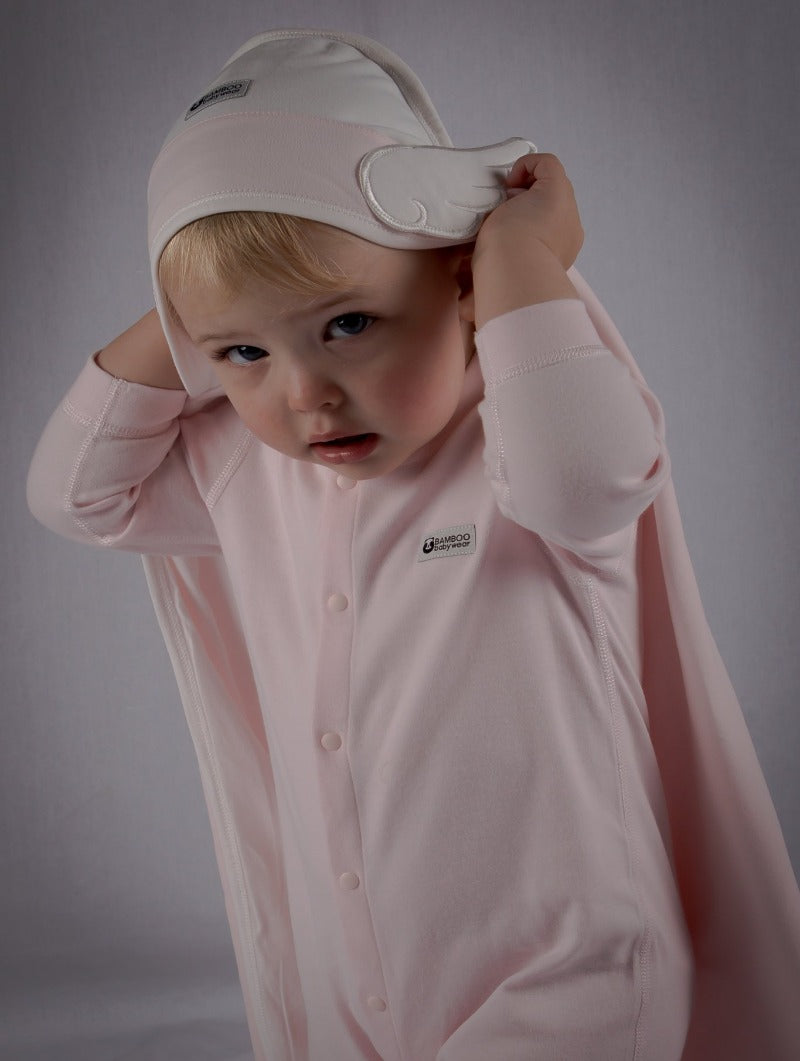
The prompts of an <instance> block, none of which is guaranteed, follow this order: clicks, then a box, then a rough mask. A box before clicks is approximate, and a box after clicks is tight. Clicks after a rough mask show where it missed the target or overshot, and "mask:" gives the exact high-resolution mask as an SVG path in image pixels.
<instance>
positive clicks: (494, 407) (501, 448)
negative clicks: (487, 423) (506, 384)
mask: <svg viewBox="0 0 800 1061" xmlns="http://www.w3.org/2000/svg"><path fill="white" fill-rule="evenodd" d="M485 397H486V399H487V401H488V402H489V404H490V410H491V418H492V426H493V428H494V437H495V442H496V447H497V458H496V460H495V464H494V473H493V474H492V478H493V479H494V481H495V482H496V483H497V485H498V486H500V487H501V488H502V491H503V497H502V504H503V505H504V506H505V507H506V509H508V510H509V511H511V487H510V485H509V482H508V475H507V472H506V450H505V443H504V441H503V428H502V424H501V420H500V406H499V403H498V400H497V388H496V387H494V386H491V387H489V386H487V388H486V390H485Z"/></svg>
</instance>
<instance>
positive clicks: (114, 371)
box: [96, 309, 183, 390]
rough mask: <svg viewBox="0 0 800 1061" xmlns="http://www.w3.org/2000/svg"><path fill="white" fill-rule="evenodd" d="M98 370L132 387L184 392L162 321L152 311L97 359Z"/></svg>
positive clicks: (111, 343) (114, 341)
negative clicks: (137, 384) (144, 386)
mask: <svg viewBox="0 0 800 1061" xmlns="http://www.w3.org/2000/svg"><path fill="white" fill-rule="evenodd" d="M96 360H97V364H98V365H99V366H100V368H102V369H104V370H105V371H106V372H108V373H110V375H112V376H116V377H117V378H118V379H125V380H128V381H129V382H131V383H143V384H145V385H146V386H148V387H161V388H163V389H166V390H183V383H181V378H180V376H179V375H178V370H177V369H176V368H175V363H174V361H173V360H172V354H171V353H170V350H169V346H168V345H167V340H166V339H165V338H164V330H163V328H162V327H161V321H160V320H159V319H158V314H157V313H156V311H155V310H154V309H151V310H150V312H149V313H145V315H144V316H143V317H142V318H141V320H138V321H137V322H136V324H134V325H132V327H130V328H128V330H127V331H125V332H123V333H122V335H119V336H117V338H116V339H114V340H113V341H112V342H110V343H109V344H108V346H106V347H105V348H104V349H103V350H101V351H100V353H99V354H98V355H97V358H96Z"/></svg>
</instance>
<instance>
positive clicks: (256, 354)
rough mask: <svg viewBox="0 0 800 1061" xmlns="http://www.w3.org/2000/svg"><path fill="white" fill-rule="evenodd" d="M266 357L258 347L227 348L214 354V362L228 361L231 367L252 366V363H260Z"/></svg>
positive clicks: (263, 351) (264, 351) (264, 352)
mask: <svg viewBox="0 0 800 1061" xmlns="http://www.w3.org/2000/svg"><path fill="white" fill-rule="evenodd" d="M266 356H267V352H266V350H262V349H261V347H260V346H229V347H227V348H226V349H225V350H220V352H219V353H218V354H214V360H215V361H229V362H230V363H231V364H232V365H252V364H253V362H254V361H260V360H261V358H262V357H266Z"/></svg>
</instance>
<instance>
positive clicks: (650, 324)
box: [0, 0, 800, 1061]
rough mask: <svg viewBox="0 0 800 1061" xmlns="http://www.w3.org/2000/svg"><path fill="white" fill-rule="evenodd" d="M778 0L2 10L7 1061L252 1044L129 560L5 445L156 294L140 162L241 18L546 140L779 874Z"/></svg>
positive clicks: (447, 116) (799, 817)
mask: <svg viewBox="0 0 800 1061" xmlns="http://www.w3.org/2000/svg"><path fill="white" fill-rule="evenodd" d="M798 12H799V9H798V6H797V4H796V3H795V2H794V0H779V2H770V0H762V2H761V3H760V4H758V5H755V4H752V3H750V2H749V0H705V2H700V0H673V2H672V3H670V4H666V3H664V2H663V0H630V2H628V0H610V2H607V3H602V2H597V0H532V2H525V0H492V3H488V2H487V3H485V4H477V3H473V4H470V3H469V2H468V0H460V2H455V0H443V2H439V3H435V2H434V3H431V2H430V0H404V2H403V3H402V4H398V3H394V2H392V3H389V2H384V0H377V2H376V0H328V2H325V0H294V2H292V3H288V2H287V3H281V2H280V0H258V2H257V0H224V2H223V0H130V2H128V0H105V2H102V0H52V2H49V3H48V2H46V0H24V2H11V3H9V2H8V0H6V2H5V3H3V5H2V27H3V33H2V49H3V53H4V54H3V55H2V63H1V64H0V76H2V78H3V90H2V108H0V113H2V119H1V120H2V123H3V128H2V134H3V135H2V152H3V165H2V180H3V187H2V199H1V200H0V201H1V202H2V211H3V214H2V254H3V266H2V267H3V273H2V281H3V282H2V288H1V295H0V297H2V340H3V352H2V387H0V401H2V421H1V422H2V431H3V437H2V452H3V456H4V458H5V459H4V461H3V464H2V473H3V476H4V479H5V483H4V488H3V494H2V496H3V497H5V499H6V501H5V504H4V505H3V506H2V509H1V510H0V519H2V532H3V538H2V540H3V541H4V542H5V543H6V545H5V553H4V560H3V572H2V578H3V583H2V589H3V603H4V607H3V611H2V623H3V627H2V635H3V636H2V651H3V664H4V675H3V689H4V697H3V712H2V726H3V731H2V742H1V743H0V759H1V762H2V774H1V781H2V804H1V806H2V828H3V849H2V850H3V872H2V878H1V886H2V890H3V897H2V918H3V921H2V949H1V950H0V953H1V954H2V959H0V961H2V973H3V979H2V998H3V1002H4V1010H6V1013H5V1014H2V1015H0V1028H1V1029H2V1031H0V1056H2V1057H4V1058H5V1057H9V1058H13V1059H14V1061H34V1059H37V1061H38V1059H45V1058H58V1059H59V1061H64V1059H67V1061H70V1059H72V1058H76V1059H80V1061H95V1059H97V1061H99V1059H101V1058H102V1059H103V1061H109V1059H112V1061H123V1059H126V1061H134V1059H136V1061H147V1059H163V1058H166V1059H169V1061H173V1059H182V1058H186V1059H187V1061H188V1059H191V1061H202V1059H204V1058H209V1059H211V1058H213V1059H222V1058H225V1059H228V1061H233V1059H234V1058H246V1057H248V1056H249V1053H248V1045H247V1044H248V1038H247V1033H246V1029H245V1027H244V1018H243V1010H242V1004H241V998H240V995H239V993H238V987H237V983H236V973H235V968H234V964H233V958H232V951H231V946H230V943H229V941H228V931H227V925H226V922H225V917H224V911H223V905H222V898H221V889H220V885H219V881H218V877H217V871H216V866H215V862H214V857H213V852H212V845H211V837H210V832H209V829H208V824H207V820H206V815H205V808H204V804H203V800H202V795H201V789H200V782H199V777H198V773H197V769H196V766H195V763H194V753H193V750H192V748H191V745H190V741H189V736H188V733H187V731H186V728H185V724H184V721H183V717H182V713H181V707H180V703H179V700H178V696H177V691H176V687H175V684H174V680H173V677H172V672H171V669H170V666H169V663H168V660H167V656H166V651H165V649H164V648H163V646H162V644H161V640H160V635H159V634H158V631H157V629H156V623H155V619H154V617H153V615H152V613H151V606H150V602H149V598H148V596H147V592H146V588H145V583H144V578H143V575H142V571H141V567H140V563H139V560H138V558H136V557H134V556H127V555H111V554H105V553H102V552H99V551H93V550H91V549H89V548H86V547H81V546H78V545H74V544H71V543H68V542H65V541H62V540H60V539H58V538H56V537H55V536H53V535H52V534H50V533H49V532H47V531H45V530H44V529H42V528H41V527H39V525H38V524H36V523H35V522H34V521H33V519H32V518H31V517H30V516H29V514H28V512H27V509H26V506H25V499H24V481H25V475H26V471H27V465H28V461H29V459H30V455H31V452H32V449H33V446H34V444H35V442H36V439H37V437H38V434H39V432H40V431H41V429H42V427H43V425H44V423H45V421H46V419H47V417H48V416H49V414H50V412H51V410H52V409H53V408H54V407H55V405H56V403H57V402H58V400H59V398H60V397H61V395H62V393H63V392H64V391H65V390H66V388H67V386H68V385H69V383H70V382H71V380H72V379H73V377H74V376H75V375H76V373H77V372H78V370H79V368H80V367H81V365H82V363H83V361H84V359H85V358H86V357H87V356H88V355H89V353H91V352H92V351H93V350H95V349H97V348H98V347H100V346H102V345H103V344H104V343H106V342H107V341H109V340H110V339H111V338H112V337H113V336H114V335H115V334H117V333H118V332H119V331H121V330H122V329H123V328H124V327H126V326H127V325H128V324H130V323H131V322H132V321H133V320H134V319H136V318H137V317H138V316H139V315H141V314H142V313H143V312H144V311H145V310H146V309H147V308H148V307H149V306H150V304H151V295H150V290H149V281H148V270H147V256H146V241H145V188H146V181H147V175H148V171H149V168H150V165H151V163H152V160H153V158H154V156H155V154H156V153H157V151H158V148H159V146H160V143H161V140H162V138H163V136H164V134H165V132H166V130H167V129H168V127H169V126H170V125H171V124H172V121H173V119H174V117H175V116H176V115H177V114H178V113H180V112H181V110H182V108H184V107H185V106H186V104H187V102H188V101H190V100H191V99H192V98H193V97H194V96H195V95H196V93H197V91H198V89H200V88H201V87H203V85H204V84H205V82H206V81H207V80H209V79H210V77H211V76H213V75H214V74H215V73H216V72H217V70H218V68H219V67H220V66H221V65H222V63H223V62H224V61H225V60H226V59H227V58H228V56H229V55H230V53H232V52H233V51H234V50H235V48H237V47H238V46H239V45H240V44H241V43H242V42H243V41H244V40H245V39H246V38H247V37H249V36H250V35H252V34H254V33H256V32H260V31H262V30H265V29H270V28H277V27H281V26H288V25H302V26H320V27H324V28H335V29H349V30H353V31H356V32H360V33H365V34H367V35H369V36H374V37H377V38H378V39H380V40H382V41H383V42H384V43H385V44H387V45H388V46H389V47H390V48H392V49H394V50H395V51H397V52H399V53H400V55H401V56H403V57H404V58H405V59H406V60H407V61H408V62H409V63H410V65H411V66H412V67H413V68H414V69H415V70H416V71H417V73H418V74H419V75H420V76H421V78H422V81H423V83H424V84H425V85H426V86H427V88H428V90H429V92H430V93H431V95H432V97H433V99H434V102H435V103H436V105H437V107H438V108H439V110H440V113H441V115H442V117H443V119H444V121H445V124H446V125H447V126H448V127H449V130H450V133H451V135H452V136H453V139H454V141H455V143H456V144H457V145H458V146H462V147H464V146H472V145H475V144H484V143H488V142H491V141H497V140H502V139H504V138H506V137H508V136H512V135H520V136H525V137H529V138H531V139H533V140H535V142H536V143H537V144H538V145H539V147H540V148H541V149H543V150H551V151H554V152H556V153H557V154H559V155H560V156H561V158H562V159H563V161H564V163H565V165H566V166H567V169H568V172H569V173H570V175H571V177H572V179H573V182H574V184H575V188H576V191H577V195H578V201H579V204H580V206H581V211H582V216H583V221H584V225H585V228H586V232H587V238H586V244H585V247H584V250H583V252H582V254H581V257H580V259H579V267H580V268H581V269H582V271H583V273H584V275H585V276H586V277H587V279H588V280H589V282H590V283H591V284H592V285H593V286H594V287H595V289H596V290H597V292H598V293H599V294H600V296H601V298H602V299H603V300H604V302H605V304H606V306H607V307H608V309H609V310H610V311H611V313H612V316H614V317H615V319H616V322H617V324H618V325H619V327H620V329H621V331H622V333H623V335H625V337H626V338H627V340H628V342H629V344H630V346H631V347H632V349H633V351H634V354H635V356H636V357H637V359H638V361H639V364H640V366H641V367H642V369H643V371H644V374H645V376H646V377H647V379H648V381H649V383H650V385H651V386H652V388H653V389H654V390H655V392H656V394H657V395H658V396H659V398H660V400H661V402H662V404H663V406H664V409H665V412H666V417H667V427H668V441H669V444H670V449H671V453H672V458H673V464H674V472H675V480H676V487H677V493H678V498H679V501H680V504H681V509H682V513H683V519H684V525H685V529H686V535H687V539H688V542H689V547H690V551H691V553H692V556H693V560H694V564H695V569H696V572H697V576H698V580H699V583H700V588H701V591H702V594H703V598H704V602H705V606H706V610H707V614H708V617H709V621H710V624H711V627H712V630H713V631H714V633H715V636H716V638H717V641H718V644H719V647H720V650H721V652H722V656H723V658H724V659H725V661H726V663H727V665H728V668H729V670H730V673H731V677H732V679H733V683H734V685H735V686H736V689H737V691H738V693H739V696H740V698H741V701H742V705H743V708H744V711H745V714H746V716H747V719H748V722H749V724H750V729H751V732H752V735H753V739H754V741H755V744H756V747H757V749H758V752H759V755H760V758H761V762H762V764H763V768H764V771H765V774H766V777H767V780H768V782H769V785H770V788H771V791H772V794H773V797H774V800H775V803H776V806H777V810H778V814H779V816H780V818H781V822H782V824H783V828H784V832H785V835H786V839H787V843H788V844H789V847H790V850H791V853H792V856H793V859H794V863H795V867H796V868H797V867H798V866H800V813H798V791H799V789H800V782H799V779H798V773H797V769H796V762H797V757H798V750H800V718H798V712H797V710H796V700H797V691H798V675H799V674H800V664H799V663H798V656H799V655H800V654H799V653H798V636H797V630H798V619H800V615H799V609H798V600H799V595H798V565H797V562H796V559H795V555H794V540H795V533H796V527H797V517H798V474H797V461H798V455H799V454H800V444H799V443H800V439H799V438H798V436H799V434H800V430H799V427H798V425H799V424H800V418H798V415H797V413H798V354H797V336H798V333H799V332H800V321H799V320H798V312H797V295H796V288H797V281H796V275H797V253H796V248H797V245H798V237H800V210H798V206H797V177H798V158H799V155H800V137H798V131H799V130H800V121H798V118H799V117H800V115H799V114H798V109H799V108H800V91H798V89H799V87H800V86H798V63H797V46H798V43H800V40H799V39H798V37H799V34H798V30H799V29H800V14H799V13H798Z"/></svg>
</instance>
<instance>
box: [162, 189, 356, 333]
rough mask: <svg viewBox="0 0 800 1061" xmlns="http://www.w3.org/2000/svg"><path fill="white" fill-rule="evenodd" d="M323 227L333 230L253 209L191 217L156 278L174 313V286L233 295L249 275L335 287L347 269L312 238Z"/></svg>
mask: <svg viewBox="0 0 800 1061" xmlns="http://www.w3.org/2000/svg"><path fill="white" fill-rule="evenodd" d="M320 230H328V231H330V226H328V225H324V224H322V222H319V221H310V220H307V219H306V218H300V217H294V216H291V215H288V214H273V213H266V212H263V211H250V210H239V211H234V212H229V213H223V214H211V215H210V216H208V217H201V218H199V219H198V220H197V221H192V222H191V223H190V224H188V225H186V226H185V227H184V228H182V229H180V230H179V231H178V232H176V233H175V235H174V236H173V237H172V239H171V240H170V241H169V243H168V244H167V245H166V247H165V248H164V250H163V252H162V254H161V258H160V259H159V262H158V280H159V283H160V285H161V289H162V291H164V293H165V295H166V299H167V303H168V305H169V308H170V310H171V311H172V312H173V313H174V307H173V306H172V304H171V301H170V298H169V294H168V292H170V291H172V292H177V291H183V290H186V289H187V288H190V287H221V288H222V289H223V291H224V292H225V293H226V294H229V295H233V294H234V293H235V292H236V290H237V289H238V288H240V287H241V286H242V285H243V283H244V282H245V281H246V280H248V279H249V278H251V277H257V278H258V279H260V280H265V281H266V282H267V283H269V284H271V285H272V286H274V287H277V288H278V289H279V290H281V291H286V292H291V293H293V294H308V295H311V296H313V295H315V294H318V293H319V292H320V291H323V292H324V291H334V290H336V288H337V287H341V286H342V283H343V281H344V280H345V277H344V274H343V273H342V272H341V271H340V270H338V269H337V267H336V265H335V263H334V262H331V261H326V260H323V258H322V257H320V255H319V254H318V253H317V252H316V251H315V250H314V247H313V246H312V244H311V242H310V240H309V238H308V237H309V235H311V234H312V233H313V232H314V231H320ZM336 231H337V234H338V235H341V236H342V237H343V238H346V237H347V236H348V233H346V232H340V231H339V230H336ZM352 238H355V237H352Z"/></svg>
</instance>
